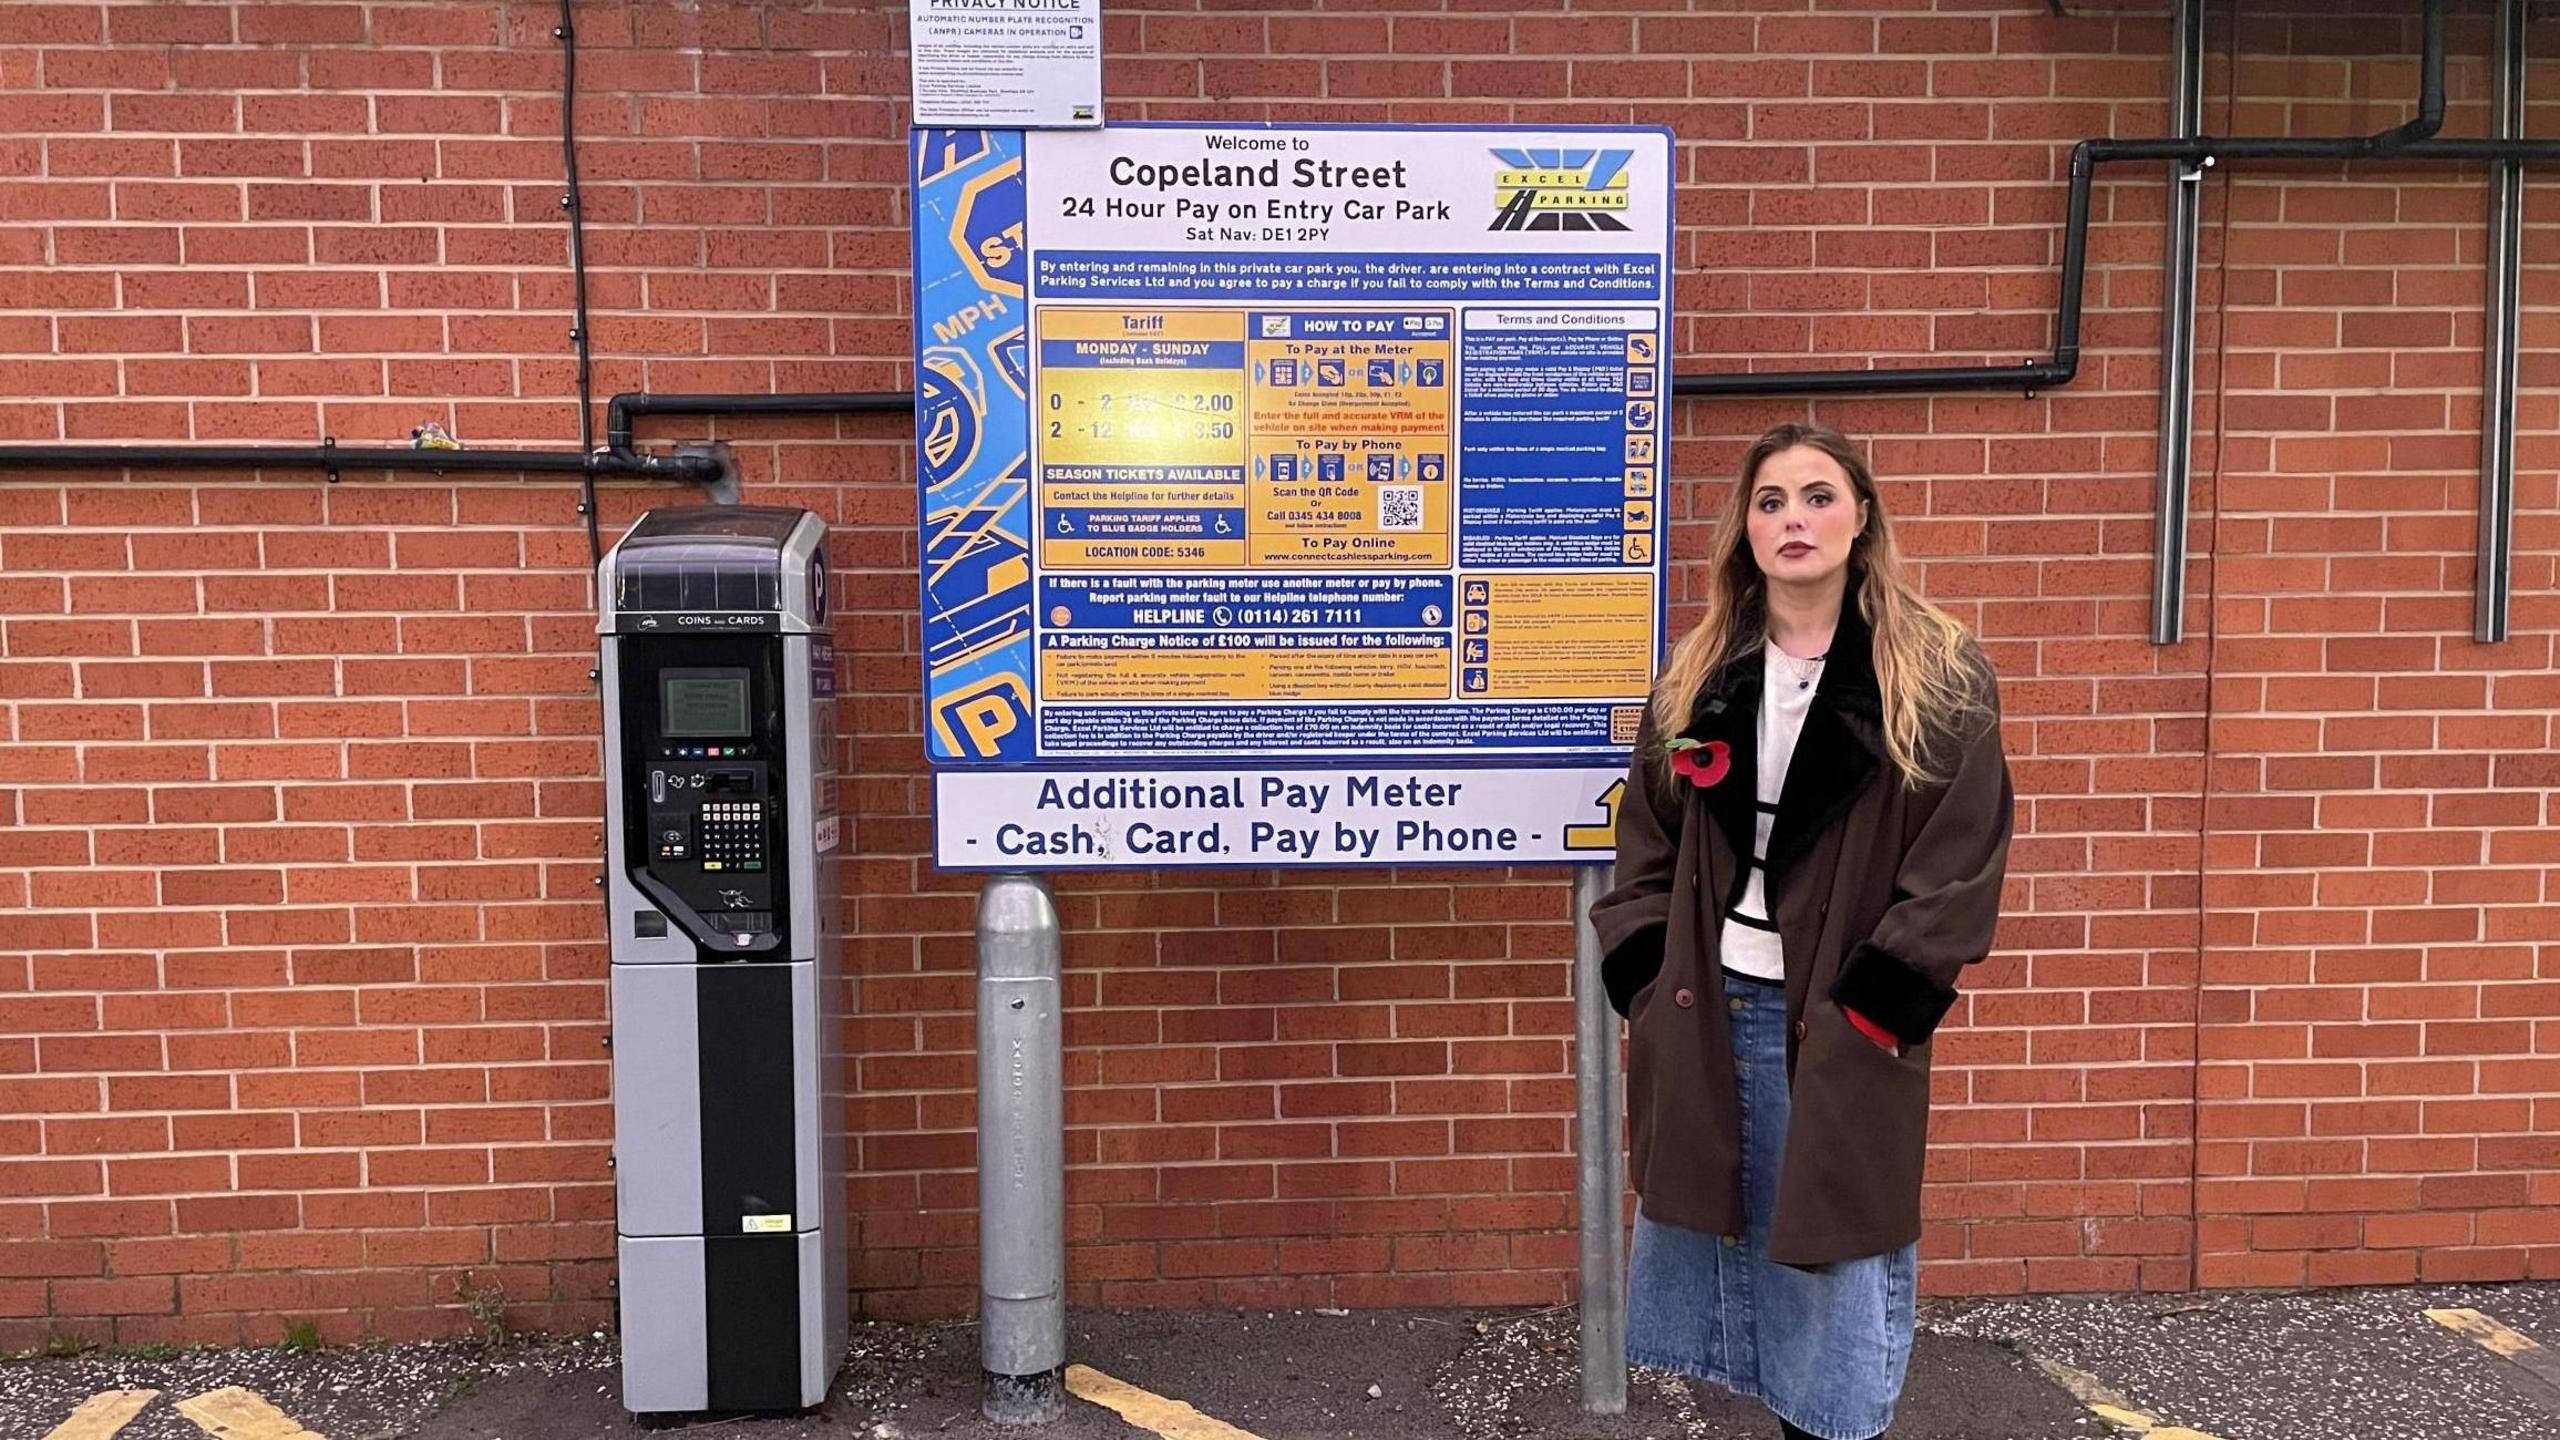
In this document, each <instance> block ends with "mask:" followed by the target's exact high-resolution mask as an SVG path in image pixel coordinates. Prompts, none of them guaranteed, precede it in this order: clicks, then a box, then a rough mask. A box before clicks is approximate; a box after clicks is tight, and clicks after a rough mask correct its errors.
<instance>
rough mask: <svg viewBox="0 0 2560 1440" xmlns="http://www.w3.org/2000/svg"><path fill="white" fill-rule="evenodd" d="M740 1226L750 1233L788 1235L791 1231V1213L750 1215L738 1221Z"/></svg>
mask: <svg viewBox="0 0 2560 1440" xmlns="http://www.w3.org/2000/svg"><path fill="white" fill-rule="evenodd" d="M738 1228H739V1229H741V1230H744V1231H745V1232H746V1233H748V1234H750V1235H787V1234H789V1233H790V1232H791V1217H790V1216H789V1215H787V1214H786V1215H748V1216H743V1217H741V1218H740V1219H739V1221H738Z"/></svg>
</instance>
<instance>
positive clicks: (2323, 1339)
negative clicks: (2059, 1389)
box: [1925, 1283, 2560, 1440]
mask: <svg viewBox="0 0 2560 1440" xmlns="http://www.w3.org/2000/svg"><path fill="white" fill-rule="evenodd" d="M2444 1307H2468V1308H2470V1309H2474V1310H2479V1311H2481V1312H2483V1313H2485V1314H2488V1315H2492V1316H2495V1317H2497V1318H2498V1319H2500V1320H2502V1321H2504V1322H2505V1323H2506V1324H2508V1325H2510V1326H2513V1327H2514V1328H2516V1329H2518V1330H2521V1331H2523V1332H2525V1333H2526V1334H2528V1335H2533V1336H2536V1337H2537V1338H2539V1339H2541V1340H2542V1341H2543V1343H2545V1344H2546V1345H2560V1285H2552V1284H2547V1283H2544V1284H2519V1285H2447V1286H2421V1287H2407V1286H2400V1287H2391V1288H2387V1289H2363V1290H2321V1291H2254V1290H2253V1291H2212V1292H2206V1293H2202V1294H2195V1293H2188V1294H2169V1295H2109V1296H2049V1297H2039V1298H2034V1299H2023V1300H1991V1301H1980V1302H1974V1303H1971V1304H1966V1305H1963V1306H1946V1307H1932V1313H1931V1314H1930V1315H1929V1317H1928V1318H1927V1320H1926V1321H1925V1324H1926V1327H1927V1329H1928V1330H1929V1331H1930V1332H1931V1333H1934V1334H1939V1335H1948V1336H1968V1337H1973V1338H1977V1339H1984V1340H1991V1341H1995V1342H1998V1343H2001V1344H2004V1345H2008V1346H2011V1347H2014V1348H2017V1349H2021V1350H2024V1351H2026V1352H2028V1353H2031V1354H2035V1355H2042V1356H2046V1357H2049V1358H2051V1359H2054V1360H2058V1361H2060V1362H2062V1363H2063V1364H2065V1365H2069V1366H2071V1367H2073V1368H2074V1369H2078V1370H2083V1371H2086V1372H2088V1373H2089V1374H2091V1375H2094V1376H2096V1377H2097V1378H2098V1379H2099V1380H2100V1381H2101V1382H2103V1383H2104V1384H2105V1385H2107V1386H2108V1388H2110V1389H2112V1390H2115V1391H2116V1392H2118V1393H2119V1394H2122V1395H2124V1396H2125V1397H2126V1398H2128V1399H2130V1400H2131V1401H2132V1402H2133V1403H2134V1404H2135V1405H2138V1406H2140V1407H2141V1408H2143V1409H2145V1410H2147V1411H2149V1412H2150V1413H2151V1414H2153V1415H2154V1416H2156V1417H2158V1418H2159V1420H2160V1421H2161V1422H2162V1423H2164V1424H2168V1425H2184V1426H2188V1427H2191V1428H2193V1429H2197V1430H2203V1431H2205V1432H2207V1433H2209V1434H2212V1435H2216V1436H2219V1437H2221V1440H2304V1437H2313V1436H2349V1435H2351V1436H2354V1437H2356V1440H2553V1437H2554V1436H2560V1411H2555V1410H2554V1409H2552V1408H2550V1400H2549V1399H2548V1398H2546V1395H2545V1393H2544V1392H2542V1391H2541V1389H2540V1387H2538V1386H2536V1385H2535V1384H2533V1382H2531V1381H2530V1380H2529V1379H2527V1378H2524V1377H2523V1376H2522V1372H2521V1371H2519V1370H2518V1369H2517V1368H2516V1367H2515V1366H2514V1365H2512V1364H2510V1363H2509V1362H2507V1361H2505V1360H2502V1359H2500V1358H2498V1357H2497V1356H2495V1355H2492V1354H2490V1353H2489V1352H2488V1351H2486V1350H2484V1349H2482V1348H2480V1347H2479V1346H2478V1345H2475V1344H2473V1343H2472V1342H2470V1341H2469V1340H2466V1339H2464V1338H2462V1337H2460V1336H2458V1335H2455V1334H2453V1333H2452V1332H2450V1331H2447V1330H2445V1329H2444V1328H2443V1327H2441V1326H2439V1325H2437V1324H2436V1323H2435V1322H2434V1321H2431V1320H2429V1319H2427V1318H2426V1315H2425V1313H2424V1312H2425V1311H2427V1310H2429V1309H2433V1308H2444Z"/></svg>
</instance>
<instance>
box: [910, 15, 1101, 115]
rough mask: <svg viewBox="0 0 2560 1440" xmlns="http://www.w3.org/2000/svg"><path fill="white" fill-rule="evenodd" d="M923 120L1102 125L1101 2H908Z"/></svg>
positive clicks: (917, 99) (917, 97)
mask: <svg viewBox="0 0 2560 1440" xmlns="http://www.w3.org/2000/svg"><path fill="white" fill-rule="evenodd" d="M907 53H908V55H909V56H910V57H911V63H912V71H913V79H914V85H915V90H914V94H915V107H914V108H915V120H914V123H915V124H917V125H920V126H924V125H936V126H954V125H986V126H1006V127H1012V128H1017V129H1034V128H1039V127H1044V126H1068V127H1081V126H1093V125H1099V124H1101V123H1102V0H909V3H908V6H907Z"/></svg>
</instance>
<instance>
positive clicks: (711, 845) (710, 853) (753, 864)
mask: <svg viewBox="0 0 2560 1440" xmlns="http://www.w3.org/2000/svg"><path fill="white" fill-rule="evenodd" d="M695 838H696V841H697V842H698V844H699V847H700V849H699V854H700V855H701V857H702V868H703V869H705V870H716V871H731V870H742V871H756V870H762V869H763V868H764V802H763V801H761V800H714V801H711V802H709V803H707V804H705V805H704V806H703V807H702V810H701V817H700V820H699V822H698V825H697V831H696V836H695Z"/></svg>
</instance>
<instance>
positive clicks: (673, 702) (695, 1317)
mask: <svg viewBox="0 0 2560 1440" xmlns="http://www.w3.org/2000/svg"><path fill="white" fill-rule="evenodd" d="M825 542H826V526H825V525H823V524H821V523H820V522H819V520H818V518H817V517H816V516H814V515H811V514H809V513H808V512H807V511H804V510H792V509H777V508H769V507H758V506H712V507H701V508H684V509H662V510H653V511H651V512H650V513H649V514H648V515H646V516H644V517H642V519H641V521H640V523H639V524H638V525H637V526H635V527H633V529H632V531H631V533H630V534H629V535H627V536H625V537H624V538H623V540H622V543H621V544H619V545H617V546H615V547H614V549H613V553H612V554H611V555H608V556H607V557H605V561H604V564H603V567H602V569H601V570H600V571H599V572H598V584H599V592H598V593H599V597H600V602H601V603H600V605H599V609H600V611H601V620H600V623H599V625H598V629H599V631H600V632H601V634H602V635H603V651H604V663H603V681H604V754H605V846H606V853H607V862H608V863H607V865H606V867H605V872H606V873H605V893H606V897H607V902H608V903H609V905H610V906H611V913H610V916H609V924H610V927H611V934H612V1002H613V1021H612V1025H613V1029H612V1042H611V1043H612V1046H613V1118H614V1145H613V1149H614V1181H615V1197H616V1202H617V1208H616V1221H615V1230H616V1243H615V1257H616V1260H617V1261H618V1264H619V1269H620V1277H619V1284H620V1291H621V1293H620V1301H621V1310H622V1362H623V1363H622V1398H623V1405H624V1406H625V1408H627V1409H629V1410H631V1411H633V1412H635V1413H639V1414H643V1415H647V1414H664V1413H669V1412H689V1411H700V1410H788V1409H799V1408H803V1407H807V1406H812V1405H816V1404H817V1403H819V1402H820V1401H821V1400H823V1399H825V1398H826V1393H827V1386H828V1383H829V1381H830V1380H831V1378H832V1377H833V1376H834V1374H835V1370H836V1367H837V1365H838V1364H839V1363H841V1362H842V1360H843V1358H844V1352H845V1341H846V1333H847V1329H846V1323H847V1312H846V1305H847V1298H846V1293H847V1292H846V1273H845V1265H846V1216H845V1175H844V1165H845V1159H844V1122H843V1116H844V1086H843V1074H844V1056H843V1040H842V1033H843V1017H842V1001H841V990H842V976H841V974H840V970H839V960H838V955H837V951H838V945H837V939H838V931H839V925H840V918H839V915H838V908H839V907H838V903H837V885H836V879H835V863H834V862H835V860H836V853H835V852H836V848H837V833H838V820H837V816H836V808H835V788H836V776H835V769H836V766H835V720H834V715H835V698H834V697H835V688H836V687H835V651H834V647H833V646H832V645H831V644H829V643H828V640H827V633H828V632H827V570H826V548H825Z"/></svg>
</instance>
